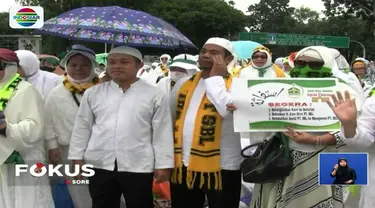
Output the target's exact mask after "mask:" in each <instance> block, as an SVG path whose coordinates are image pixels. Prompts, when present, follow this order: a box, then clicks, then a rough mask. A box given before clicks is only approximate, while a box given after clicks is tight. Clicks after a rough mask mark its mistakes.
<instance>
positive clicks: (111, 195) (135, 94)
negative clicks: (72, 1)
mask: <svg viewBox="0 0 375 208" xmlns="http://www.w3.org/2000/svg"><path fill="white" fill-rule="evenodd" d="M107 59H108V61H107V63H108V65H107V70H108V75H109V76H110V77H111V78H112V81H109V82H104V83H101V84H99V85H97V86H95V87H92V88H90V89H88V90H87V91H86V92H85V94H84V95H83V98H82V100H81V105H80V107H79V110H78V115H77V118H76V121H75V123H74V129H73V133H72V137H71V142H70V149H69V159H71V160H76V161H78V162H76V163H77V164H80V165H82V164H83V161H85V162H86V163H88V164H93V165H94V166H95V169H94V170H95V175H94V176H93V177H90V178H89V180H90V184H89V189H90V194H91V198H92V202H93V205H94V206H95V207H97V208H107V207H119V206H120V196H121V195H123V196H124V198H125V201H126V207H127V208H140V207H142V208H153V195H152V183H153V180H154V178H155V180H156V181H155V182H156V183H161V182H164V181H167V180H168V179H169V175H170V169H171V168H173V166H174V164H173V162H174V160H173V126H172V120H171V111H170V108H169V105H168V98H167V95H166V94H165V93H164V92H163V91H162V90H160V89H159V88H157V87H154V86H151V85H149V84H147V83H146V82H145V81H143V80H141V79H139V78H137V72H138V70H139V69H141V68H142V67H143V62H142V54H141V53H140V52H139V50H137V49H135V48H130V47H125V46H121V47H117V48H114V49H112V50H111V51H110V52H109V54H108V57H107ZM132 187H133V188H132ZM134 187H136V188H134Z"/></svg>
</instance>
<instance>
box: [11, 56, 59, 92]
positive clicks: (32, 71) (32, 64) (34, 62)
mask: <svg viewBox="0 0 375 208" xmlns="http://www.w3.org/2000/svg"><path fill="white" fill-rule="evenodd" d="M16 53H17V56H18V58H19V59H20V66H21V67H22V70H23V71H24V74H25V77H24V78H25V80H26V81H28V82H30V83H31V84H32V85H33V86H34V87H35V88H36V89H38V91H39V92H40V94H41V95H42V97H43V99H46V98H47V97H48V95H49V93H50V92H51V91H52V89H53V88H55V87H56V86H58V85H61V84H62V79H61V77H60V76H58V75H57V74H54V73H50V72H46V71H42V70H40V69H39V67H40V61H39V59H38V56H37V55H36V54H35V53H33V52H32V51H28V50H18V51H16Z"/></svg>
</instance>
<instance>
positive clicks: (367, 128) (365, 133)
mask: <svg viewBox="0 0 375 208" xmlns="http://www.w3.org/2000/svg"><path fill="white" fill-rule="evenodd" d="M340 138H341V140H343V141H344V142H345V144H347V145H348V146H349V147H355V151H357V152H367V153H368V154H369V176H368V178H369V182H368V183H369V185H368V186H362V187H361V196H360V201H359V204H358V206H357V207H373V205H374V204H375V194H374V193H375V187H374V184H375V174H374V172H375V150H374V143H375V97H374V96H372V97H369V98H367V99H366V101H365V103H364V104H363V106H362V112H361V115H360V116H359V117H358V119H357V129H356V134H355V135H354V137H353V138H346V137H345V131H344V128H342V129H341V132H340Z"/></svg>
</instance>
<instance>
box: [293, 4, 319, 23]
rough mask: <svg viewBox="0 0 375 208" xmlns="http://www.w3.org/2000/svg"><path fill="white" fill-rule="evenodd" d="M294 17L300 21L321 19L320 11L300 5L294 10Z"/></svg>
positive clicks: (306, 21)
mask: <svg viewBox="0 0 375 208" xmlns="http://www.w3.org/2000/svg"><path fill="white" fill-rule="evenodd" d="M292 17H293V18H294V19H295V20H296V21H298V22H299V23H308V22H309V21H316V20H318V19H319V13H318V12H316V11H313V10H311V9H310V8H308V7H300V8H296V9H295V10H294V13H293V14H292Z"/></svg>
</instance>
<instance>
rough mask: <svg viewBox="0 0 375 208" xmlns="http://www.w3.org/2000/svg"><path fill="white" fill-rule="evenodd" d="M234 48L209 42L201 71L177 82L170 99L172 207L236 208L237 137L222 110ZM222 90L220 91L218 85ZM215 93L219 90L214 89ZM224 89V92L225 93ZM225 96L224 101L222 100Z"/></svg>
mask: <svg viewBox="0 0 375 208" xmlns="http://www.w3.org/2000/svg"><path fill="white" fill-rule="evenodd" d="M233 58H234V56H233V46H232V44H231V42H230V41H228V40H226V39H223V38H211V39H209V40H208V41H207V42H206V44H205V45H204V46H203V48H202V50H201V52H200V54H199V66H200V68H201V72H198V73H196V74H195V75H194V76H192V77H191V78H189V77H188V78H184V79H181V80H180V81H178V82H177V83H176V84H175V86H174V88H173V90H172V92H171V97H170V104H171V110H172V112H173V113H174V114H175V115H173V118H174V119H175V169H174V171H173V173H172V178H171V182H172V183H171V197H172V207H177V208H193V207H194V208H200V207H203V205H204V202H205V198H206V197H207V199H208V203H209V207H210V208H237V207H239V201H240V192H241V172H240V163H241V160H242V157H241V154H240V152H241V144H240V135H239V134H238V133H234V130H233V115H232V114H231V113H229V112H228V111H227V109H226V106H225V104H226V103H227V102H230V101H228V100H225V99H226V97H225V96H224V97H223V96H222V94H223V93H228V92H227V91H228V90H229V88H230V86H231V81H232V76H231V75H230V74H229V73H228V69H227V65H229V63H231V62H232V60H233ZM218 84H219V85H220V86H223V88H224V89H226V90H224V89H223V90H222V91H221V88H218V87H217V85H218ZM218 89H219V90H218ZM224 91H225V92H224ZM223 98H224V99H223Z"/></svg>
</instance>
